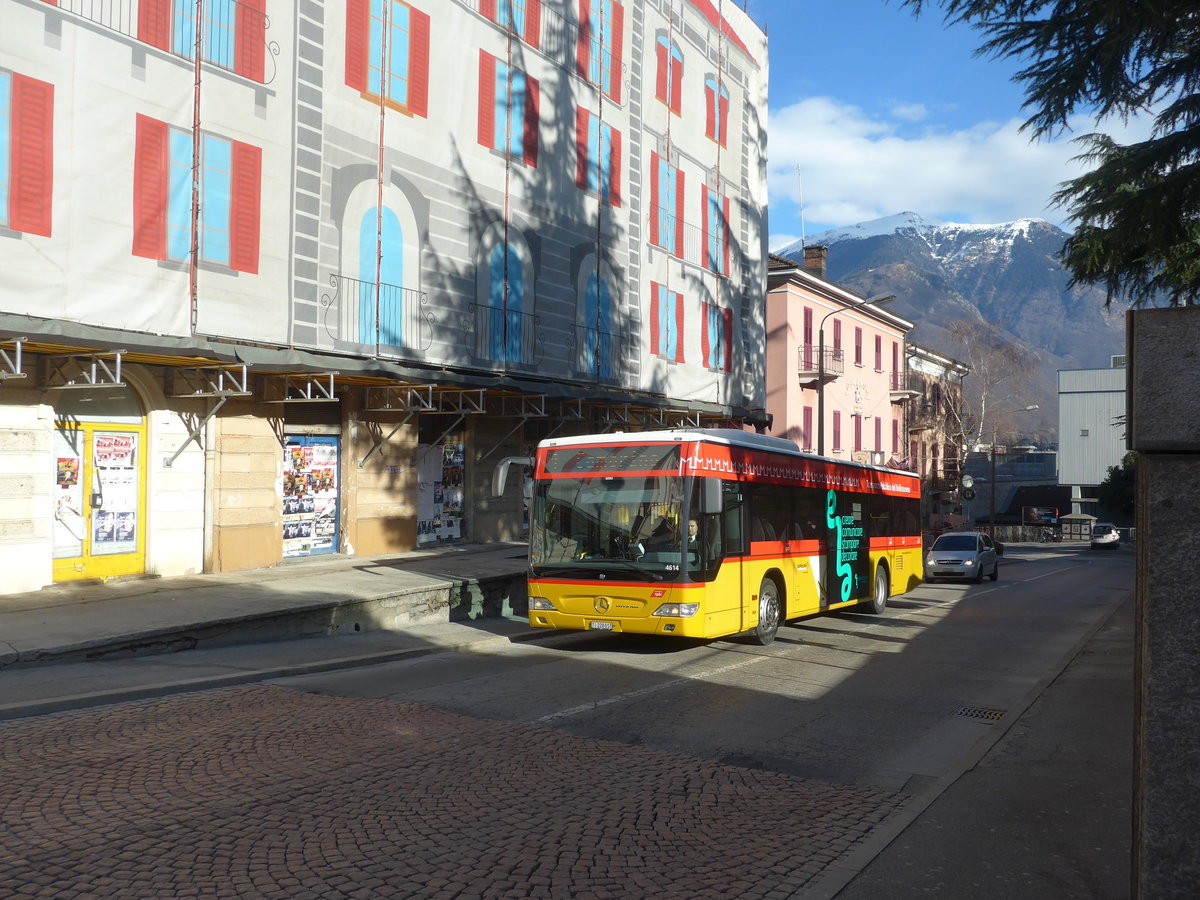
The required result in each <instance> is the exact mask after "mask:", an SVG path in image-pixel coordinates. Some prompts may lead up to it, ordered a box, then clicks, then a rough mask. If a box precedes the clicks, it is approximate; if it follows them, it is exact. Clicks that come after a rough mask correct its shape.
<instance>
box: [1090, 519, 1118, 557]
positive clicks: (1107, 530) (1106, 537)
mask: <svg viewBox="0 0 1200 900" xmlns="http://www.w3.org/2000/svg"><path fill="white" fill-rule="evenodd" d="M1120 543H1121V533H1120V532H1119V531H1117V526H1116V525H1114V524H1113V523H1112V522H1097V523H1096V524H1095V525H1093V526H1092V549H1093V550H1106V549H1108V548H1109V547H1116V546H1117V545H1118V544H1120Z"/></svg>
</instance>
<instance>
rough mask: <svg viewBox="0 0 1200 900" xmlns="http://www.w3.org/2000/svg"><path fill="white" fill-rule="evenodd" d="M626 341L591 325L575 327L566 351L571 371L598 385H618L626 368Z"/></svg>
mask: <svg viewBox="0 0 1200 900" xmlns="http://www.w3.org/2000/svg"><path fill="white" fill-rule="evenodd" d="M625 351H626V341H625V340H624V339H623V338H622V337H621V336H620V335H617V334H613V333H612V332H610V331H602V330H600V329H598V328H596V327H595V326H592V325H576V326H575V328H574V335H573V337H572V346H571V347H570V349H569V358H570V359H571V361H572V363H573V365H574V367H575V372H576V373H577V374H579V375H584V376H588V377H589V378H592V379H595V380H597V381H600V382H606V383H621V382H622V381H623V378H624V375H625V367H626V361H625V357H626V352H625Z"/></svg>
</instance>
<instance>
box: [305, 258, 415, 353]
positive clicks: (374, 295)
mask: <svg viewBox="0 0 1200 900" xmlns="http://www.w3.org/2000/svg"><path fill="white" fill-rule="evenodd" d="M329 285H330V287H332V288H333V292H332V294H326V295H325V296H324V297H322V298H321V305H322V306H323V307H324V308H325V309H326V310H336V316H337V328H336V329H334V328H333V327H331V326H328V325H327V327H328V330H329V331H330V332H331V333H332V334H334V335H336V336H337V337H338V338H339V339H341V340H343V341H346V342H348V343H352V344H366V345H375V346H376V348H377V353H378V355H379V356H380V357H384V358H399V359H405V358H417V356H418V354H419V353H420V352H422V351H424V350H428V349H429V346H430V345H431V344H432V343H433V316H432V315H430V313H429V311H428V310H427V309H426V307H427V305H428V303H429V296H428V295H427V294H426V293H425V292H424V291H419V290H415V289H413V288H406V287H401V286H400V285H396V284H387V283H386V282H385V283H381V284H379V285H376V283H375V282H374V281H364V280H362V279H361V278H351V277H349V276H348V275H331V276H330V277H329Z"/></svg>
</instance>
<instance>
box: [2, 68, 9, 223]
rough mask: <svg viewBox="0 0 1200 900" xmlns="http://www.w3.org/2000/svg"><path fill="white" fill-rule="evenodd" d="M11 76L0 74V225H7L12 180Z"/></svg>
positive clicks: (5, 73)
mask: <svg viewBox="0 0 1200 900" xmlns="http://www.w3.org/2000/svg"><path fill="white" fill-rule="evenodd" d="M11 170H12V75H10V74H9V73H8V72H0V225H7V224H8V191H9V183H10V180H11V178H12V175H11Z"/></svg>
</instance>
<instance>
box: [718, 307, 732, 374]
mask: <svg viewBox="0 0 1200 900" xmlns="http://www.w3.org/2000/svg"><path fill="white" fill-rule="evenodd" d="M721 316H722V317H723V318H724V320H725V371H726V372H732V371H733V310H732V309H723V310H721Z"/></svg>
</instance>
